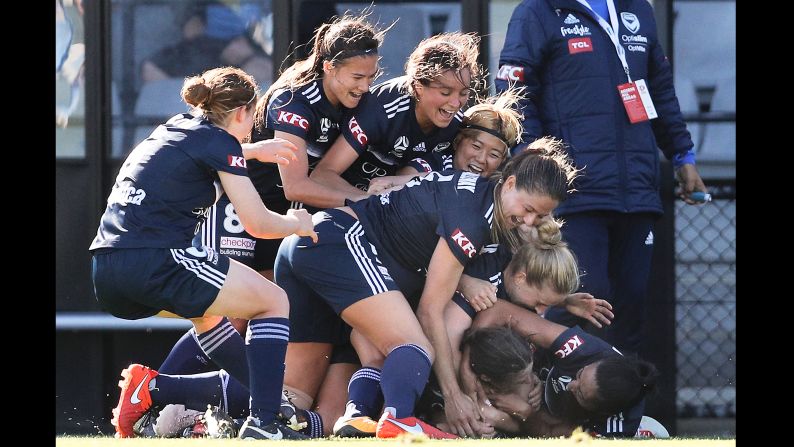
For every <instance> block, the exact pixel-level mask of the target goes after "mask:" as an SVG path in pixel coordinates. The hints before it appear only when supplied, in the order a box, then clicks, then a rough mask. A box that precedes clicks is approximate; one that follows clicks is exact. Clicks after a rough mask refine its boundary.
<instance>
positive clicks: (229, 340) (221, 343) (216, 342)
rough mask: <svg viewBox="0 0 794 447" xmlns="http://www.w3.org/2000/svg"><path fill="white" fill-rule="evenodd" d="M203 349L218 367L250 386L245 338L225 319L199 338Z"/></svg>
mask: <svg viewBox="0 0 794 447" xmlns="http://www.w3.org/2000/svg"><path fill="white" fill-rule="evenodd" d="M197 338H198V342H199V345H201V349H202V350H203V351H204V353H205V354H207V356H208V357H209V358H211V359H212V361H213V362H215V363H216V364H217V365H218V366H220V367H221V368H223V369H225V370H226V371H228V372H229V374H231V375H232V377H234V378H235V379H237V380H239V381H240V383H242V384H243V385H245V386H248V361H247V360H246V355H245V352H246V350H245V344H244V343H243V338H242V337H240V334H238V333H237V330H236V329H235V328H234V326H232V324H231V323H230V322H229V319H228V318H226V317H223V319H222V320H221V322H220V323H218V325H217V326H215V327H214V328H212V329H210V330H209V331H207V332H205V333H203V334H198V336H197Z"/></svg>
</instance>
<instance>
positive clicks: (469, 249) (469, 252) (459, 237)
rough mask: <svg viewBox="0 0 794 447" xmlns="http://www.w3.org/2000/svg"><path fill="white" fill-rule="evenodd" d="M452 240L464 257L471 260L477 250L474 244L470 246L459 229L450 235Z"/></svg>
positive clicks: (469, 242) (467, 239)
mask: <svg viewBox="0 0 794 447" xmlns="http://www.w3.org/2000/svg"><path fill="white" fill-rule="evenodd" d="M452 240H453V241H455V243H456V244H458V246H460V248H462V249H463V252H464V253H466V256H468V257H470V258H473V257H474V255H476V254H477V249H476V248H475V247H474V244H472V243H471V241H470V240H469V238H467V237H466V235H465V234H463V232H462V231H460V228H455V231H454V232H453V233H452Z"/></svg>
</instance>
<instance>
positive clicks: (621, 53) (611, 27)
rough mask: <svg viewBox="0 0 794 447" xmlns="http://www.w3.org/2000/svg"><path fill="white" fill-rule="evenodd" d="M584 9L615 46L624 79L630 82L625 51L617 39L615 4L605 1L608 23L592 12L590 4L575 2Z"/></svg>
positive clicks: (582, 1) (585, 0)
mask: <svg viewBox="0 0 794 447" xmlns="http://www.w3.org/2000/svg"><path fill="white" fill-rule="evenodd" d="M576 1H578V2H579V3H581V4H582V5H584V7H586V8H587V9H588V11H590V13H591V15H592V16H593V18H594V19H596V21H597V22H598V24H599V25H601V28H603V29H604V31H606V33H607V35H608V36H609V39H610V40H611V41H612V44H613V45H614V46H615V51H616V52H617V53H618V59H620V63H621V64H623V71H624V72H626V77H627V78H628V79H629V82H631V74H629V63H628V62H627V61H626V50H624V49H623V45H621V44H620V39H618V29H619V26H620V24H619V23H618V14H617V11H616V10H615V2H614V0H606V2H607V10H609V22H611V23H607V21H606V20H604V18H603V17H601V16H600V15H599V14H598V13H597V12H595V11H594V10H593V8H592V7H591V6H590V3H588V2H587V0H576Z"/></svg>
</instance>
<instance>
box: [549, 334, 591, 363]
mask: <svg viewBox="0 0 794 447" xmlns="http://www.w3.org/2000/svg"><path fill="white" fill-rule="evenodd" d="M583 344H584V341H582V339H581V338H579V336H578V335H574V336H573V337H571V338H569V339H568V341H566V342H565V343H563V344H562V347H561V348H560V349H559V350H557V351H554V355H556V356H557V357H559V358H561V359H564V358H565V357H568V356H569V355H571V353H572V352H573V351H575V350H576V348H578V347H579V346H582V345H583Z"/></svg>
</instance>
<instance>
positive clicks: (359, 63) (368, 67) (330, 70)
mask: <svg viewBox="0 0 794 447" xmlns="http://www.w3.org/2000/svg"><path fill="white" fill-rule="evenodd" d="M323 71H324V72H325V76H324V78H323V89H324V90H325V94H326V96H327V97H328V101H330V102H331V104H333V105H335V106H338V105H339V104H342V105H343V106H345V107H347V108H348V109H352V108H354V107H356V106H357V105H358V103H359V102H360V101H361V97H362V96H363V95H364V94H365V93H367V92H369V87H370V86H371V85H372V83H373V82H375V79H376V78H377V77H378V74H379V69H378V56H377V55H376V54H373V55H368V56H354V57H351V58H347V59H344V60H342V61H340V62H337V63H336V64H332V63H331V62H328V61H326V62H323Z"/></svg>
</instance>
